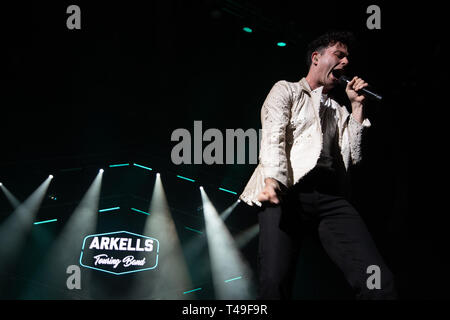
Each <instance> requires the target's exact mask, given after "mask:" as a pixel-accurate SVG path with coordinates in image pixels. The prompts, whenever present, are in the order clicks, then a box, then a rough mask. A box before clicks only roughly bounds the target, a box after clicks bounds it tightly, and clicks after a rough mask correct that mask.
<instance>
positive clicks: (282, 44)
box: [277, 41, 286, 47]
mask: <svg viewBox="0 0 450 320" xmlns="http://www.w3.org/2000/svg"><path fill="white" fill-rule="evenodd" d="M277 46H279V47H286V42H283V41H280V42H277Z"/></svg>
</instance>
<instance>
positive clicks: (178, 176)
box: [177, 175, 195, 182]
mask: <svg viewBox="0 0 450 320" xmlns="http://www.w3.org/2000/svg"><path fill="white" fill-rule="evenodd" d="M177 178H180V179H184V180H187V181H191V182H195V180H194V179H189V178H186V177H183V176H180V175H177Z"/></svg>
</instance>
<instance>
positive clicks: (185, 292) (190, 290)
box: [183, 288, 202, 294]
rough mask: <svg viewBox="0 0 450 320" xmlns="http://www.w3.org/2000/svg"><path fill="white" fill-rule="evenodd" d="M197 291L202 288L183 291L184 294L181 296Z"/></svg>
mask: <svg viewBox="0 0 450 320" xmlns="http://www.w3.org/2000/svg"><path fill="white" fill-rule="evenodd" d="M198 290H202V288H197V289H193V290H189V291H185V292H183V294H186V293H190V292H194V291H198Z"/></svg>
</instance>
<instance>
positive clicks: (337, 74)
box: [331, 69, 345, 81]
mask: <svg viewBox="0 0 450 320" xmlns="http://www.w3.org/2000/svg"><path fill="white" fill-rule="evenodd" d="M344 74H345V71H344V69H333V70H332V71H331V77H332V79H333V80H335V81H338V80H339V78H340V77H341V76H343V75H344Z"/></svg>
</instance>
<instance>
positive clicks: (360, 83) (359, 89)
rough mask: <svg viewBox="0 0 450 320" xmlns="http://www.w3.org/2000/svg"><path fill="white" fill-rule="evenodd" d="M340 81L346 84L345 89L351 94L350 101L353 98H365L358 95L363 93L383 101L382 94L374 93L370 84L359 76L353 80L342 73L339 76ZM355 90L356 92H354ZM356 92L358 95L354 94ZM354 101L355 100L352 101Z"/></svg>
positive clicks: (370, 97)
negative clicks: (369, 86)
mask: <svg viewBox="0 0 450 320" xmlns="http://www.w3.org/2000/svg"><path fill="white" fill-rule="evenodd" d="M339 82H340V83H341V84H343V85H346V89H345V91H346V92H347V95H348V96H349V99H350V101H352V100H353V99H356V101H358V100H361V102H362V101H363V100H364V99H363V98H360V99H358V98H357V97H356V96H358V95H363V96H365V97H367V98H369V99H373V100H377V101H381V99H383V97H382V96H380V95H379V94H376V93H374V92H373V91H372V90H371V89H369V88H368V84H367V83H366V82H365V81H364V80H362V79H361V78H358V77H353V79H352V80H350V78H348V77H346V76H344V75H342V76H340V77H339ZM352 91H354V92H352ZM354 93H356V96H355V95H354ZM352 102H353V101H352Z"/></svg>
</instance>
